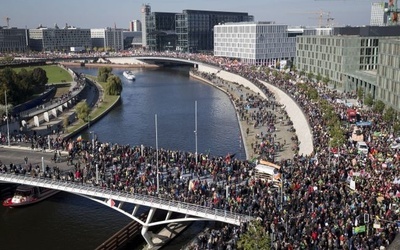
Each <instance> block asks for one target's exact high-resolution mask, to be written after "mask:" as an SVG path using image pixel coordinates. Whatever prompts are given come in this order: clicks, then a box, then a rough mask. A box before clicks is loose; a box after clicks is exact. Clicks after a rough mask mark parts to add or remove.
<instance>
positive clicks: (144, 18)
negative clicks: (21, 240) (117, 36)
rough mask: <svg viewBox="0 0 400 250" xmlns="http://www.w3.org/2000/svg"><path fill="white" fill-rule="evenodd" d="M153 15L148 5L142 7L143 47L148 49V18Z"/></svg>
mask: <svg viewBox="0 0 400 250" xmlns="http://www.w3.org/2000/svg"><path fill="white" fill-rule="evenodd" d="M150 13H151V7H150V5H148V4H143V5H142V47H143V49H146V48H147V18H148V16H149V15H150Z"/></svg>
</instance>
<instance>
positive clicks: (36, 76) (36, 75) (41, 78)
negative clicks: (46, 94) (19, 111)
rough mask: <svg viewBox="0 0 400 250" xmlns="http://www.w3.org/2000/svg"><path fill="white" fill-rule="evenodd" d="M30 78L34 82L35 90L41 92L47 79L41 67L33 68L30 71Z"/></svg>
mask: <svg viewBox="0 0 400 250" xmlns="http://www.w3.org/2000/svg"><path fill="white" fill-rule="evenodd" d="M32 79H33V81H34V82H33V83H34V88H35V89H36V90H35V92H41V91H43V90H44V89H45V86H46V84H47V82H48V81H49V79H48V78H47V75H46V71H45V70H44V69H42V68H34V69H33V71H32Z"/></svg>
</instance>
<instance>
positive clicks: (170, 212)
mask: <svg viewBox="0 0 400 250" xmlns="http://www.w3.org/2000/svg"><path fill="white" fill-rule="evenodd" d="M171 215H172V211H169V210H168V213H167V216H165V220H169V218H171Z"/></svg>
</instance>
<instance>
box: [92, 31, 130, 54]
mask: <svg viewBox="0 0 400 250" xmlns="http://www.w3.org/2000/svg"><path fill="white" fill-rule="evenodd" d="M90 36H91V39H92V46H93V48H96V49H103V50H105V51H120V50H123V49H124V36H123V30H122V29H117V28H101V29H90Z"/></svg>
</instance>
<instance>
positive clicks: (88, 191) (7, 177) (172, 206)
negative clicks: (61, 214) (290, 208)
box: [0, 173, 253, 225]
mask: <svg viewBox="0 0 400 250" xmlns="http://www.w3.org/2000/svg"><path fill="white" fill-rule="evenodd" d="M0 181H4V182H10V183H19V184H25V185H31V186H39V187H45V188H51V189H56V190H60V191H65V192H69V193H74V194H78V195H84V196H90V197H96V198H103V199H112V200H115V201H120V202H125V203H132V204H136V205H141V206H146V207H153V208H157V209H163V210H167V211H171V212H176V213H181V214H185V215H189V216H194V217H198V218H204V219H208V220H214V221H221V222H225V223H229V224H234V225H240V223H242V222H246V221H249V220H251V219H253V218H252V217H250V216H248V215H243V214H238V213H232V212H230V211H226V210H221V209H213V208H209V207H205V206H200V205H196V204H191V203H185V202H180V201H174V200H168V199H163V198H158V197H155V196H150V195H142V194H136V193H127V192H122V191H118V190H109V189H103V188H101V187H98V186H93V185H89V184H82V183H80V182H79V183H78V182H72V181H62V180H54V179H50V178H38V177H30V176H26V175H17V174H13V173H0Z"/></svg>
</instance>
